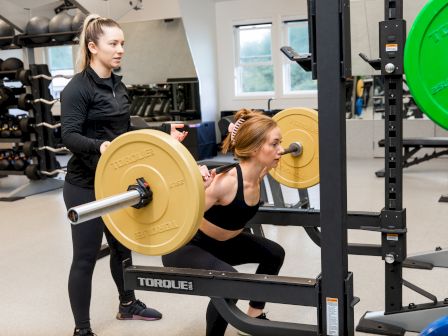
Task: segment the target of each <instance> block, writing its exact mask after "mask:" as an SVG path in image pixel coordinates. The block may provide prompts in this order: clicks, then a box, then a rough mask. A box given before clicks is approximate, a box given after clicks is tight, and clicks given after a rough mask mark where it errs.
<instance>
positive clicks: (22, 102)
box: [17, 93, 59, 111]
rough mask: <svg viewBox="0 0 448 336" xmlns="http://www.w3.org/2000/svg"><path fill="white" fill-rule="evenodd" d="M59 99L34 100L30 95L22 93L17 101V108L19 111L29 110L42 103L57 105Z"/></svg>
mask: <svg viewBox="0 0 448 336" xmlns="http://www.w3.org/2000/svg"><path fill="white" fill-rule="evenodd" d="M58 101H59V99H52V100H48V99H45V98H36V99H33V96H32V95H31V94H30V93H22V94H21V95H20V96H19V99H18V100H17V107H18V108H19V109H21V110H25V111H26V110H29V109H31V108H32V107H33V104H35V103H44V104H46V105H54V104H55V103H57V102H58Z"/></svg>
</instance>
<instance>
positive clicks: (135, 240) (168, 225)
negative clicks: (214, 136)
mask: <svg viewBox="0 0 448 336" xmlns="http://www.w3.org/2000/svg"><path fill="white" fill-rule="evenodd" d="M273 119H274V120H276V122H277V124H278V126H279V128H280V130H281V133H282V137H283V142H284V143H287V144H290V145H289V146H288V147H287V149H286V150H285V151H284V153H283V154H285V155H282V158H281V159H280V161H279V163H278V165H277V167H276V168H274V169H272V170H271V171H270V172H269V173H270V174H271V176H272V177H273V178H274V179H276V180H277V181H279V182H280V183H282V184H284V185H286V186H289V187H293V188H307V187H310V186H313V185H315V184H317V183H319V151H318V122H317V112H316V111H315V110H312V109H308V108H291V109H286V110H283V111H281V112H279V113H277V114H276V115H275V116H274V117H273ZM286 154H289V155H286ZM234 165H236V163H233V164H232V165H231V166H224V167H223V168H221V169H222V170H227V169H230V168H231V167H232V166H234ZM219 172H220V167H218V168H217V173H219ZM95 197H96V199H97V200H96V201H93V202H90V203H87V204H83V205H80V206H77V207H73V208H70V209H69V210H68V212H67V217H68V219H69V221H70V222H71V223H72V224H79V223H81V222H84V221H87V220H90V219H92V218H96V217H100V216H102V218H103V221H104V223H105V225H106V226H107V228H108V229H109V231H110V232H111V233H112V235H113V236H114V237H115V238H116V239H117V240H118V241H120V242H121V243H122V244H123V245H124V246H126V247H128V248H129V249H130V250H133V251H135V252H138V253H141V254H146V255H163V254H167V253H170V252H172V251H174V250H176V249H178V248H180V247H182V246H183V245H185V244H186V243H187V242H189V241H190V240H191V238H192V237H193V236H194V234H195V233H196V231H197V230H198V228H199V225H200V223H201V220H202V217H203V214H204V200H205V192H204V185H203V180H202V176H201V173H200V171H199V169H198V167H197V163H196V161H195V159H194V158H193V156H192V155H191V154H190V153H189V151H188V150H187V148H186V147H184V146H183V145H182V144H181V143H180V142H178V141H176V140H174V139H173V138H172V137H171V136H169V135H168V134H165V133H162V132H160V131H155V130H138V131H133V132H128V133H125V134H123V135H120V136H119V137H117V138H116V139H115V140H113V141H112V143H111V144H110V146H109V147H108V148H107V150H106V151H105V152H104V154H102V155H101V157H100V160H99V162H98V166H97V169H96V173H95ZM85 225H88V224H85Z"/></svg>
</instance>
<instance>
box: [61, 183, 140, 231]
mask: <svg viewBox="0 0 448 336" xmlns="http://www.w3.org/2000/svg"><path fill="white" fill-rule="evenodd" d="M140 201H141V194H140V192H139V191H138V190H136V189H134V190H129V191H126V192H124V193H121V194H117V195H114V196H110V197H106V198H103V199H100V200H97V201H93V202H90V203H86V204H83V205H80V206H76V207H73V208H70V209H69V210H68V211H67V217H68V219H69V221H70V223H71V224H80V223H83V222H86V221H88V220H91V219H94V218H98V217H101V216H104V215H106V214H108V213H111V212H114V211H117V210H120V209H123V208H127V207H131V206H134V205H137V204H139V203H140Z"/></svg>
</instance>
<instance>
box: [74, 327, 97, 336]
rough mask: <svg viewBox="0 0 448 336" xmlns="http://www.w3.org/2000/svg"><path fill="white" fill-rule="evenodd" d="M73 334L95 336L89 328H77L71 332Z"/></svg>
mask: <svg viewBox="0 0 448 336" xmlns="http://www.w3.org/2000/svg"><path fill="white" fill-rule="evenodd" d="M73 336H96V334H94V333H93V331H92V329H90V328H83V329H77V328H75V331H74V332H73Z"/></svg>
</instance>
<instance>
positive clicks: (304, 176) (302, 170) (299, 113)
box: [269, 108, 319, 189]
mask: <svg viewBox="0 0 448 336" xmlns="http://www.w3.org/2000/svg"><path fill="white" fill-rule="evenodd" d="M272 119H274V120H275V121H276V122H277V124H278V126H279V128H280V130H281V133H282V137H283V144H285V145H286V146H284V147H288V146H289V145H290V144H293V143H298V144H300V145H301V147H302V152H301V154H300V155H290V154H285V155H282V158H281V159H280V162H279V163H278V165H277V167H276V168H274V169H271V170H270V171H269V174H270V175H271V176H272V177H273V178H274V179H275V180H276V181H277V182H279V183H281V184H283V185H285V186H288V187H291V188H298V189H306V188H309V187H312V186H313V185H316V184H318V183H319V133H318V119H317V112H316V111H315V110H313V109H310V108H289V109H286V110H283V111H280V112H279V113H277V114H276V115H274V116H273V117H272Z"/></svg>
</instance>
